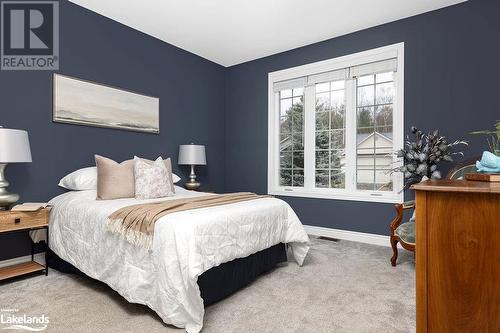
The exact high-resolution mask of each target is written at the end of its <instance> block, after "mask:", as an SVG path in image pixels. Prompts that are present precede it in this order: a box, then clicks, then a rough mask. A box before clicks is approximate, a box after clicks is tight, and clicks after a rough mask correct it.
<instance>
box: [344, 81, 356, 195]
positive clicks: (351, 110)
mask: <svg viewBox="0 0 500 333" xmlns="http://www.w3.org/2000/svg"><path fill="white" fill-rule="evenodd" d="M345 87H346V90H345V96H346V98H345V103H346V104H345V110H346V111H345V112H346V114H345V121H346V124H345V129H346V135H345V138H346V142H345V156H346V158H345V189H346V191H347V192H353V191H355V190H356V80H355V79H349V80H346V86H345Z"/></svg>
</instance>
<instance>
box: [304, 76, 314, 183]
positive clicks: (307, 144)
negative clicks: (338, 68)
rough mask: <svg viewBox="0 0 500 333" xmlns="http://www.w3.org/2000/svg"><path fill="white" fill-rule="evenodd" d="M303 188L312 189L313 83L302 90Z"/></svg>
mask: <svg viewBox="0 0 500 333" xmlns="http://www.w3.org/2000/svg"><path fill="white" fill-rule="evenodd" d="M304 110H305V112H304V116H305V118H304V121H305V124H304V125H305V126H304V129H305V130H304V188H306V189H313V188H314V181H315V153H316V141H315V138H316V134H315V130H316V98H315V87H314V85H311V86H307V87H305V90H304Z"/></svg>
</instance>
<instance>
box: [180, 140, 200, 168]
mask: <svg viewBox="0 0 500 333" xmlns="http://www.w3.org/2000/svg"><path fill="white" fill-rule="evenodd" d="M178 163H179V164H188V165H206V164H207V159H206V156H205V146H203V145H195V144H190V145H180V146H179V162H178Z"/></svg>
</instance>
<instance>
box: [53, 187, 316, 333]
mask: <svg viewBox="0 0 500 333" xmlns="http://www.w3.org/2000/svg"><path fill="white" fill-rule="evenodd" d="M199 195H206V193H198V192H191V191H186V190H183V189H181V188H179V187H176V195H175V196H174V197H171V198H170V199H176V198H184V197H193V196H199ZM95 197H96V192H95V191H93V190H91V191H80V192H68V193H65V194H62V195H60V196H58V197H56V198H54V199H52V200H51V204H53V205H54V207H53V209H52V211H51V213H50V248H51V249H52V250H53V251H54V252H55V253H56V254H57V255H59V256H60V257H61V258H62V259H64V260H66V261H68V262H69V263H71V264H73V265H74V266H75V267H77V268H79V269H80V270H81V271H82V272H84V273H85V274H87V275H88V276H90V277H92V278H95V279H97V280H100V281H103V282H105V283H106V284H108V285H109V286H110V287H111V288H113V289H114V290H116V291H117V292H119V293H120V294H121V295H122V296H123V297H125V298H126V299H127V300H128V301H129V302H133V303H140V304H144V305H147V306H149V307H150V308H151V309H153V310H154V311H156V312H157V313H158V315H159V316H160V317H161V318H162V319H163V321H164V322H165V323H167V324H172V325H175V326H177V327H183V328H185V329H186V331H187V332H189V333H192V332H199V331H200V330H201V328H202V325H203V315H204V307H203V300H202V298H201V296H200V291H199V288H198V284H197V279H198V276H199V275H201V274H202V273H203V272H205V271H207V270H209V269H210V268H212V267H214V266H217V265H220V264H222V263H225V262H228V261H231V260H233V259H236V258H242V257H246V256H249V255H250V254H252V253H255V252H258V251H261V250H263V249H266V248H269V247H271V246H273V245H275V244H278V243H280V242H281V243H290V245H291V248H292V253H293V256H294V258H295V260H296V261H297V263H298V264H299V265H302V263H303V261H304V258H305V256H306V254H307V251H308V250H309V246H308V242H309V239H308V236H307V234H306V232H305V231H304V228H303V226H302V224H301V223H300V221H299V219H298V218H297V216H296V214H295V213H294V212H293V210H292V209H291V208H290V206H289V205H288V204H287V203H285V202H284V201H282V200H279V199H275V198H263V199H258V200H252V201H245V202H240V203H235V204H230V205H224V206H217V207H210V208H201V209H196V210H190V211H183V212H177V213H173V214H170V215H167V216H165V217H163V218H161V219H160V220H158V221H157V222H156V224H155V232H154V238H153V248H152V250H151V251H150V252H148V251H147V250H145V249H143V248H142V247H138V246H134V245H132V244H130V243H128V242H126V241H125V240H123V239H122V238H120V237H119V236H118V235H116V234H111V233H110V232H108V231H106V227H105V221H106V219H107V217H108V216H109V215H110V214H111V213H112V212H114V211H115V210H117V209H119V208H121V207H125V206H128V205H132V204H136V203H139V202H152V201H157V200H158V199H156V200H141V201H139V200H135V199H118V200H95ZM159 200H166V199H165V198H163V199H159Z"/></svg>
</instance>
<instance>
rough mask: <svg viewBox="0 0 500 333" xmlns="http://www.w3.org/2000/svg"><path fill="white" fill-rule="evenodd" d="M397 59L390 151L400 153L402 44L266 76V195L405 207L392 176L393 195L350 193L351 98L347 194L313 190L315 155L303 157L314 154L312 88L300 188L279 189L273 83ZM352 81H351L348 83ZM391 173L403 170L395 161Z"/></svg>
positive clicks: (399, 178) (397, 176)
mask: <svg viewBox="0 0 500 333" xmlns="http://www.w3.org/2000/svg"><path fill="white" fill-rule="evenodd" d="M391 58H396V59H397V71H396V72H395V73H394V85H395V96H394V104H393V150H394V151H396V150H398V149H401V148H403V144H404V43H403V42H401V43H397V44H393V45H388V46H384V47H379V48H376V49H372V50H367V51H363V52H358V53H355V54H350V55H346V56H342V57H338V58H334V59H329V60H324V61H319V62H315V63H312V64H307V65H302V66H297V67H293V68H288V69H284V70H280V71H276V72H271V73H269V74H268V177H267V178H268V189H267V191H268V193H269V194H272V195H281V196H293V197H307V198H323V199H339V200H355V201H367V202H385V203H398V202H403V201H404V191H402V189H403V175H402V174H401V173H394V174H393V190H392V192H389V191H387V192H384V191H369V190H357V189H355V188H353V184H355V180H356V179H355V177H356V175H355V171H354V170H352V169H351V168H349V167H348V166H349V165H351V166H352V165H355V159H356V156H355V154H353V152H355V151H356V147H355V145H356V138H355V133H356V105H351V104H353V103H352V101H354V100H355V98H346V114H345V117H346V126H351V128H349V129H348V128H347V127H346V134H347V135H346V147H345V149H346V152H350V153H349V154H346V175H345V177H346V181H345V183H346V188H345V189H332V188H316V187H315V186H314V184H315V180H314V177H311V174H312V175H313V176H314V171H312V172H307V171H310V170H314V169H315V161H314V159H313V158H312V156H313V154H310V153H309V154H308V153H306V152H308V151H311V150H314V149H315V138H314V136H313V135H311V134H314V133H315V113H313V112H306V110H314V109H315V107H314V105H315V97H314V95H313V94H311V91H309V94H307V90H311V89H312V91H314V89H315V88H314V87H313V86H306V87H305V101H304V110H305V111H304V128H305V138H304V152H305V153H304V171H305V172H304V187H289V186H280V185H279V170H280V168H279V165H280V164H279V114H280V113H279V93H276V92H274V88H273V87H274V83H276V82H280V81H285V80H291V79H294V78H299V77H306V76H309V75H313V74H319V73H324V72H328V71H333V70H338V69H343V68H348V67H352V66H357V65H362V64H367V63H372V62H376V61H382V60H387V59H391ZM351 80H352V79H351ZM353 87H354V85H353V84H347V85H346V90H345V93H346V96H348V94H350V95H351V96H355V94H356V89H355V88H353ZM393 162H394V164H393V165H394V167H397V166H401V165H402V162H401V161H399V160H398V159H397V158H396V156H394V157H393Z"/></svg>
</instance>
